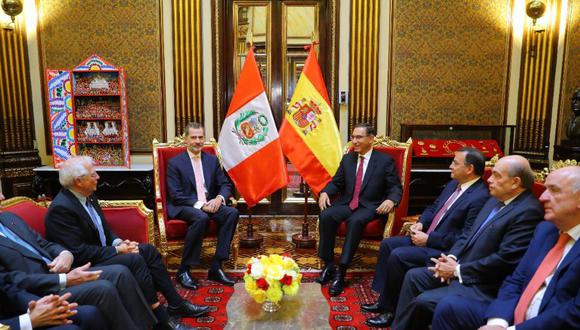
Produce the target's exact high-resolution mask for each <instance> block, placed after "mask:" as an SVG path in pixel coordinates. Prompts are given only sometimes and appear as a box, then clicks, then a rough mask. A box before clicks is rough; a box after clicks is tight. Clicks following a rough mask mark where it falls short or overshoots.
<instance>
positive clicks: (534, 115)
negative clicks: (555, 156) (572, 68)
mask: <svg viewBox="0 0 580 330" xmlns="http://www.w3.org/2000/svg"><path fill="white" fill-rule="evenodd" d="M546 6H547V7H549V8H553V9H552V10H556V13H553V15H552V17H554V20H552V21H549V22H547V26H546V29H545V31H544V32H536V31H534V29H533V26H532V23H531V20H530V19H528V18H526V28H525V29H524V38H523V47H522V48H523V51H522V58H521V59H522V69H521V72H522V74H521V75H520V94H519V101H518V113H517V129H516V134H515V144H514V150H513V152H514V153H515V154H520V155H523V156H525V157H527V158H528V159H530V161H532V162H535V163H538V164H544V165H547V163H548V151H549V139H550V118H551V113H552V99H553V93H554V76H555V68H556V53H557V49H558V37H559V36H558V34H559V32H558V27H559V15H558V14H559V12H560V2H559V1H555V0H549V1H547V2H546ZM556 8H557V9H556Z"/></svg>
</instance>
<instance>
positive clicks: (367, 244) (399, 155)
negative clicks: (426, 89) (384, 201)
mask: <svg viewBox="0 0 580 330" xmlns="http://www.w3.org/2000/svg"><path fill="white" fill-rule="evenodd" d="M411 145H412V140H411V139H409V140H408V141H407V142H398V141H395V140H392V139H390V138H388V137H382V136H378V137H377V138H375V141H374V143H373V148H374V149H375V150H377V151H379V152H384V153H386V154H388V155H390V156H391V157H393V160H394V161H395V169H396V171H397V174H398V175H399V178H400V180H401V186H402V187H403V194H402V196H401V201H400V202H399V204H398V205H397V207H395V210H394V211H393V212H391V213H389V215H388V216H387V220H386V221H385V220H384V218H376V219H373V220H371V221H370V222H369V223H368V224H367V225H366V226H365V228H364V231H363V234H362V239H361V242H360V247H362V248H370V249H373V250H377V251H378V250H379V247H380V244H381V241H382V240H383V238H386V237H389V236H392V235H394V234H396V233H398V232H399V231H400V230H401V227H402V225H403V222H402V218H403V217H405V216H406V215H407V211H408V209H409V181H410V178H411V156H412V154H411ZM350 150H351V144H350V142H349V143H348V144H347V146H346V148H345V153H346V152H348V151H350ZM345 236H346V223H345V222H343V223H342V224H341V225H340V226H339V227H338V231H337V241H338V242H339V244H342V243H344V237H345Z"/></svg>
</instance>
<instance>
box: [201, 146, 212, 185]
mask: <svg viewBox="0 0 580 330" xmlns="http://www.w3.org/2000/svg"><path fill="white" fill-rule="evenodd" d="M209 161H210V160H209V157H208V156H207V155H206V154H205V152H202V153H201V169H202V171H203V180H204V183H205V189H206V190H207V193H208V194H209V178H210V176H211V172H210V171H211V168H212V166H210V164H209Z"/></svg>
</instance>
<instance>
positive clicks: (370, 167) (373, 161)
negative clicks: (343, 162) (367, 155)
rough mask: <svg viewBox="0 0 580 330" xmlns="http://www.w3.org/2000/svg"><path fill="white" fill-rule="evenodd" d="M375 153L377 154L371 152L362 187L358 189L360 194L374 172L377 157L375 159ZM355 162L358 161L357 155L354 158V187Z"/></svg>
mask: <svg viewBox="0 0 580 330" xmlns="http://www.w3.org/2000/svg"><path fill="white" fill-rule="evenodd" d="M376 152H378V151H375V150H373V151H372V152H371V159H370V160H369V164H368V165H367V171H366V172H365V173H364V177H363V182H362V185H361V187H360V191H361V193H362V192H363V190H364V189H365V187H366V185H367V184H368V183H369V181H370V180H371V176H372V175H373V172H374V171H375V168H376V167H377V157H376V154H375V153H376ZM357 161H358V154H357V157H355V160H354V167H355V185H356V163H357ZM359 196H360V195H359ZM359 198H360V197H359Z"/></svg>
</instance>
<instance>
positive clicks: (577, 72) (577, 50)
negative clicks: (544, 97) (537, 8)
mask: <svg viewBox="0 0 580 330" xmlns="http://www.w3.org/2000/svg"><path fill="white" fill-rule="evenodd" d="M568 5H569V6H570V7H569V8H568V29H567V31H566V35H567V36H566V50H565V51H564V72H563V75H562V90H561V94H560V96H561V98H560V109H559V112H558V114H559V117H558V118H559V120H558V131H557V136H556V143H558V141H560V140H565V139H566V138H567V137H566V128H567V127H568V121H569V120H570V118H572V110H571V103H572V95H574V91H575V90H576V88H580V1H570V2H568Z"/></svg>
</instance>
